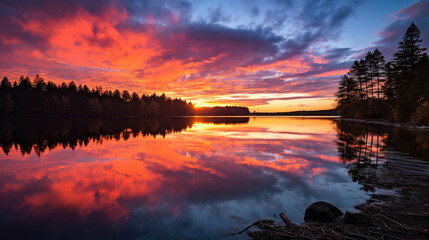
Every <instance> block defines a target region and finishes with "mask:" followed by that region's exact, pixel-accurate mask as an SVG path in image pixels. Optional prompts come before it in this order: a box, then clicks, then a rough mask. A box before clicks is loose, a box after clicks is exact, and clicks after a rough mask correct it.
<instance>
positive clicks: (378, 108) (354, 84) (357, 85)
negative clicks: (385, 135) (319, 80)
mask: <svg viewBox="0 0 429 240" xmlns="http://www.w3.org/2000/svg"><path fill="white" fill-rule="evenodd" d="M421 42H422V39H421V38H420V30H419V28H418V27H417V26H416V25H415V24H414V23H412V24H411V25H410V26H409V27H408V29H407V30H406V32H405V34H404V36H403V38H402V41H401V42H400V43H399V46H398V51H397V52H396V53H395V54H394V56H393V60H392V61H390V62H388V63H386V62H385V59H384V56H383V54H382V53H381V52H380V51H379V50H378V49H375V50H374V51H373V52H368V53H367V55H366V56H365V58H364V59H360V60H359V61H357V60H356V61H355V62H354V63H353V65H352V66H351V67H350V70H349V72H348V73H347V74H346V75H344V76H342V78H341V81H340V84H339V89H338V93H337V102H338V106H337V109H338V111H339V112H340V113H341V116H342V117H346V118H381V119H388V120H390V121H395V122H410V121H411V122H413V123H416V124H427V125H429V58H428V56H427V54H426V53H425V52H424V51H425V50H426V49H425V48H422V47H421V46H420V45H421Z"/></svg>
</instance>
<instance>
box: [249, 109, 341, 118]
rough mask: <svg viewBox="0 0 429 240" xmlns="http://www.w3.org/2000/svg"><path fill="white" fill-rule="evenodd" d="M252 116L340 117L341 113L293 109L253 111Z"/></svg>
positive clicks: (329, 110)
mask: <svg viewBox="0 0 429 240" xmlns="http://www.w3.org/2000/svg"><path fill="white" fill-rule="evenodd" d="M250 116H318V117H320V116H332V117H340V116H341V114H340V113H339V112H337V111H335V110H333V109H328V110H311V111H292V112H253V113H250Z"/></svg>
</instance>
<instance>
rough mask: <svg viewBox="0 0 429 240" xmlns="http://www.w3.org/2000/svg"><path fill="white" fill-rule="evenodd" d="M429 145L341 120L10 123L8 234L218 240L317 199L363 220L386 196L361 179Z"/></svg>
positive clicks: (2, 173) (3, 132)
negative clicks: (370, 205)
mask: <svg viewBox="0 0 429 240" xmlns="http://www.w3.org/2000/svg"><path fill="white" fill-rule="evenodd" d="M428 142H429V134H427V132H424V133H422V132H421V131H409V130H406V129H402V128H393V127H389V126H379V125H369V124H364V123H356V122H346V121H336V120H334V119H333V118H307V117H305V118H301V117H171V118H162V119H156V118H133V117H129V118H109V119H68V120H65V119H26V120H23V119H15V120H4V119H3V120H1V121H0V144H1V148H2V150H1V151H0V192H1V194H0V236H1V238H2V239H18V238H27V239H181V238H182V239H219V238H221V237H222V236H223V234H225V233H231V232H237V231H239V230H241V229H242V228H244V227H246V226H247V225H249V224H250V223H252V222H254V221H255V220H257V219H263V218H271V219H274V220H277V221H281V219H280V218H279V217H278V214H279V213H280V212H285V213H286V215H287V216H288V217H289V218H290V219H291V220H292V221H294V222H302V221H303V216H304V211H305V208H306V207H307V206H308V205H310V204H311V203H312V202H315V201H320V200H323V201H328V202H330V203H332V204H334V205H336V206H337V207H339V208H340V209H341V210H342V211H345V210H349V211H356V210H354V206H355V205H357V204H360V203H363V202H364V201H365V200H367V199H368V198H369V196H370V194H371V193H373V192H377V191H381V190H378V189H377V188H374V187H371V186H369V185H367V184H366V183H365V182H366V180H367V178H371V177H376V174H377V173H376V171H371V172H369V173H370V174H366V175H365V176H364V177H362V176H363V175H362V174H356V172H359V171H364V170H365V171H367V169H377V167H378V166H380V165H382V164H384V163H386V162H387V161H388V160H389V157H388V156H389V152H395V154H396V155H395V156H397V155H398V154H404V155H410V156H414V157H417V158H423V159H429V154H428V151H429V150H428V149H429V146H428V144H427V143H428ZM361 169H363V170H361ZM373 175H374V176H373ZM245 237H246V236H245V235H244V236H233V237H229V238H226V239H237V238H245Z"/></svg>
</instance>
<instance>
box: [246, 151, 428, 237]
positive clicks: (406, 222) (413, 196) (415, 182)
mask: <svg viewBox="0 0 429 240" xmlns="http://www.w3.org/2000/svg"><path fill="white" fill-rule="evenodd" d="M347 168H348V171H349V174H350V175H351V176H352V177H353V179H354V180H356V181H359V183H360V184H362V186H363V187H362V188H365V189H370V192H372V194H371V197H370V198H369V199H368V200H367V201H366V202H364V203H363V204H360V205H358V206H355V208H356V210H357V211H356V212H355V213H350V212H346V213H342V212H341V211H340V212H338V211H339V210H338V211H337V210H335V209H333V210H332V209H331V210H332V211H330V210H329V209H330V208H331V207H330V206H329V203H327V204H325V203H322V204H320V203H316V205H319V207H320V205H321V207H322V208H321V209H322V211H316V214H313V215H312V216H311V217H307V214H308V213H307V212H308V211H309V209H312V206H310V207H309V208H307V211H306V217H305V219H306V222H305V223H302V224H295V223H292V222H290V221H289V219H288V218H287V216H286V214H284V213H281V214H280V217H281V219H282V220H283V222H282V223H279V222H275V221H273V220H271V219H264V220H258V221H256V222H254V223H253V224H251V225H250V226H248V227H247V228H245V229H243V230H242V231H241V232H240V233H239V234H244V233H247V235H248V236H249V237H250V238H251V239H429V192H428V190H429V162H428V161H427V160H426V161H425V160H419V159H416V158H413V157H411V156H407V155H404V154H400V153H399V152H395V150H392V149H391V150H389V160H388V161H387V162H386V163H384V164H382V165H380V166H378V167H376V168H368V167H363V166H359V164H358V163H350V164H349V165H348V166H347ZM374 171H375V172H376V174H374ZM313 207H314V206H313ZM324 207H325V210H326V209H328V210H327V211H324V210H323V209H324ZM332 207H334V206H332ZM334 208H335V207H334ZM285 211H287V209H285Z"/></svg>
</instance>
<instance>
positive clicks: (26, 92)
mask: <svg viewBox="0 0 429 240" xmlns="http://www.w3.org/2000/svg"><path fill="white" fill-rule="evenodd" d="M249 113H250V112H249V109H248V108H247V107H238V106H225V107H220V106H216V107H198V108H197V107H195V105H193V104H192V103H191V102H187V101H185V100H183V99H180V98H170V97H167V96H166V95H165V94H162V95H156V94H155V93H153V94H152V95H146V94H142V95H141V96H139V94H137V93H136V92H133V93H130V92H129V91H128V90H123V91H122V92H121V91H119V90H118V89H116V90H114V91H111V90H105V91H103V88H102V87H101V86H99V87H96V88H94V89H92V90H90V89H89V88H88V87H87V86H86V85H83V86H82V85H78V86H76V84H75V83H74V81H72V82H70V83H69V84H66V83H65V82H63V83H61V84H60V85H57V84H55V83H54V82H52V81H48V82H45V80H44V79H43V78H42V77H40V76H39V75H36V77H35V78H34V79H33V81H31V79H30V78H29V77H28V76H21V77H20V78H19V80H18V82H16V81H15V82H13V83H11V82H10V80H9V79H8V78H7V77H4V78H3V80H2V81H1V84H0V114H1V116H92V117H101V116H195V115H200V116H208V115H216V116H218V115H249Z"/></svg>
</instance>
